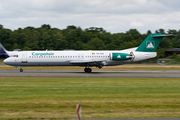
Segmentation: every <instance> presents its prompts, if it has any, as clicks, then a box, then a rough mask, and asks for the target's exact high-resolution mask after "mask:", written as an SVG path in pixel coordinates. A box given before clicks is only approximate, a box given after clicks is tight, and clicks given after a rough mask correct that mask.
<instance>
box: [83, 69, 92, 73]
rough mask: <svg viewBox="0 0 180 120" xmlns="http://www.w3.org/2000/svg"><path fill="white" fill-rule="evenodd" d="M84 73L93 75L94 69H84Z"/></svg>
mask: <svg viewBox="0 0 180 120" xmlns="http://www.w3.org/2000/svg"><path fill="white" fill-rule="evenodd" d="M84 72H86V73H91V72H92V69H91V68H84Z"/></svg>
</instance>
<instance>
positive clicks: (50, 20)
mask: <svg viewBox="0 0 180 120" xmlns="http://www.w3.org/2000/svg"><path fill="white" fill-rule="evenodd" d="M0 24H2V25H3V26H4V28H9V29H12V30H15V29H18V28H25V27H28V26H33V27H40V26H41V25H42V24H50V25H51V27H53V28H54V27H55V28H59V29H65V28H66V27H67V26H68V25H75V26H79V27H81V28H82V29H85V28H89V27H102V28H104V29H105V30H106V31H107V32H111V33H118V32H126V31H128V30H129V29H134V28H135V29H137V30H138V31H139V32H141V33H146V32H147V31H148V30H151V32H155V30H157V29H160V28H163V29H165V30H166V31H168V29H176V30H179V29H180V0H0Z"/></svg>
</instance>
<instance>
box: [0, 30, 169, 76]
mask: <svg viewBox="0 0 180 120" xmlns="http://www.w3.org/2000/svg"><path fill="white" fill-rule="evenodd" d="M168 36H172V35H165V34H157V33H155V34H150V35H149V36H148V37H147V38H146V39H145V40H144V41H143V42H142V43H141V44H140V45H139V46H138V47H135V48H130V49H125V50H113V51H112V50H111V51H110V50H89V51H80V50H79V51H47V50H46V51H7V50H6V49H5V48H4V47H3V46H2V45H1V44H0V56H6V57H8V58H6V59H5V60H4V63H5V64H7V65H11V66H15V67H16V68H20V72H23V69H22V67H23V66H84V67H85V69H84V72H88V73H90V72H92V69H91V68H90V67H94V66H95V67H98V68H102V67H103V66H115V65H122V64H125V63H129V62H137V61H141V60H146V59H150V58H154V57H156V55H157V53H156V52H155V50H156V48H157V47H158V45H159V44H160V42H161V40H162V39H163V37H168Z"/></svg>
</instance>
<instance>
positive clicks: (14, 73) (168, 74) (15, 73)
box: [0, 70, 180, 78]
mask: <svg viewBox="0 0 180 120" xmlns="http://www.w3.org/2000/svg"><path fill="white" fill-rule="evenodd" d="M0 76H1V77H140V78H143V77H151V78H180V71H94V72H92V73H84V72H83V71H61V70H24V72H22V73H21V72H19V70H0Z"/></svg>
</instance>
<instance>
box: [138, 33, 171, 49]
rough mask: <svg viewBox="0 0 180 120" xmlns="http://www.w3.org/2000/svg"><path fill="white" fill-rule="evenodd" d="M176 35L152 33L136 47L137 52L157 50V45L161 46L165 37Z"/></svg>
mask: <svg viewBox="0 0 180 120" xmlns="http://www.w3.org/2000/svg"><path fill="white" fill-rule="evenodd" d="M170 36H174V35H165V34H159V33H154V34H150V35H149V36H148V37H147V38H146V39H145V40H144V41H143V42H142V43H141V44H140V45H139V47H138V48H137V49H136V52H155V51H156V49H157V47H158V46H159V44H160V42H161V40H162V39H163V37H170Z"/></svg>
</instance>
